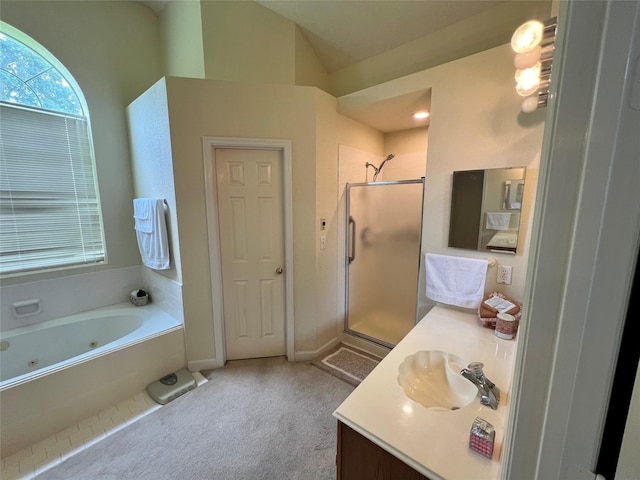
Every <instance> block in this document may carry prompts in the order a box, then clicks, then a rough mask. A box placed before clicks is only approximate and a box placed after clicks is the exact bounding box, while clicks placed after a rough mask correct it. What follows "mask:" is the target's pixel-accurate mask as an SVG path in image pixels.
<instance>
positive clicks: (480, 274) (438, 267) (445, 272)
mask: <svg viewBox="0 0 640 480" xmlns="http://www.w3.org/2000/svg"><path fill="white" fill-rule="evenodd" d="M487 266H488V263H487V261H486V260H484V259H477V258H463V257H452V256H449V255H438V254H435V253H427V254H426V256H425V269H426V277H427V289H426V295H427V297H429V298H430V299H431V300H435V301H436V302H442V303H446V304H448V305H455V306H458V307H464V308H478V307H479V306H480V302H482V298H483V297H484V283H485V280H486V278H487Z"/></svg>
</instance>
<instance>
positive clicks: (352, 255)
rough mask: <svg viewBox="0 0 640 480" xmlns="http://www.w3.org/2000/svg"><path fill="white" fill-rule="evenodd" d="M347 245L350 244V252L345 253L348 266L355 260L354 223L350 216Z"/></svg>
mask: <svg viewBox="0 0 640 480" xmlns="http://www.w3.org/2000/svg"><path fill="white" fill-rule="evenodd" d="M348 230H349V232H348V235H349V240H350V241H349V243H350V246H351V248H350V252H348V253H347V255H348V258H347V259H348V262H347V263H348V264H351V262H353V261H354V260H355V259H356V221H355V220H354V219H353V217H352V216H349V229H348Z"/></svg>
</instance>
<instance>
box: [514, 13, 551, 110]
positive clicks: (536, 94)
mask: <svg viewBox="0 0 640 480" xmlns="http://www.w3.org/2000/svg"><path fill="white" fill-rule="evenodd" d="M556 25H557V19H556V17H554V18H550V19H549V20H547V21H545V22H544V23H543V22H540V21H538V20H529V21H528V22H525V23H523V24H522V25H520V26H519V27H518V28H517V29H516V31H515V32H514V34H513V36H512V37H511V49H512V50H513V51H514V52H515V54H516V55H515V58H514V60H513V65H514V66H515V67H516V74H515V80H516V92H518V95H520V96H522V97H526V98H525V99H524V100H523V102H522V107H521V108H522V111H523V112H525V113H529V112H533V111H534V110H536V109H538V108H543V107H546V106H547V102H548V100H549V82H550V80H551V66H552V64H553V52H554V49H555V41H556Z"/></svg>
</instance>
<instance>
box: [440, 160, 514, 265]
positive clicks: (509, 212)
mask: <svg viewBox="0 0 640 480" xmlns="http://www.w3.org/2000/svg"><path fill="white" fill-rule="evenodd" d="M524 177H525V168H524V167H512V168H493V169H488V170H466V171H457V172H453V185H452V190H451V217H450V224H449V246H450V247H455V248H466V249H470V250H492V251H496V252H505V253H516V249H517V246H518V230H519V227H520V211H521V208H522V198H523V193H524Z"/></svg>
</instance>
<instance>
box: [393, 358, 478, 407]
mask: <svg viewBox="0 0 640 480" xmlns="http://www.w3.org/2000/svg"><path fill="white" fill-rule="evenodd" d="M468 363H469V362H467V361H466V360H463V359H462V358H460V357H458V356H457V355H452V354H450V353H446V352H441V351H438V350H421V351H419V352H416V353H414V354H413V355H409V356H408V357H407V358H405V359H404V361H403V362H402V363H401V364H400V367H398V383H399V384H400V386H401V387H402V389H403V390H404V393H405V395H406V396H407V397H409V398H410V399H411V400H413V401H415V402H418V403H420V404H421V405H423V406H424V407H426V408H429V409H433V410H456V409H458V408H462V407H464V406H466V405H468V404H469V403H471V401H473V399H474V398H476V395H477V394H478V389H477V388H476V386H475V385H474V384H473V383H471V382H470V381H469V380H467V379H466V378H464V377H463V376H462V375H460V370H462V369H463V368H466V367H467V365H468Z"/></svg>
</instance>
